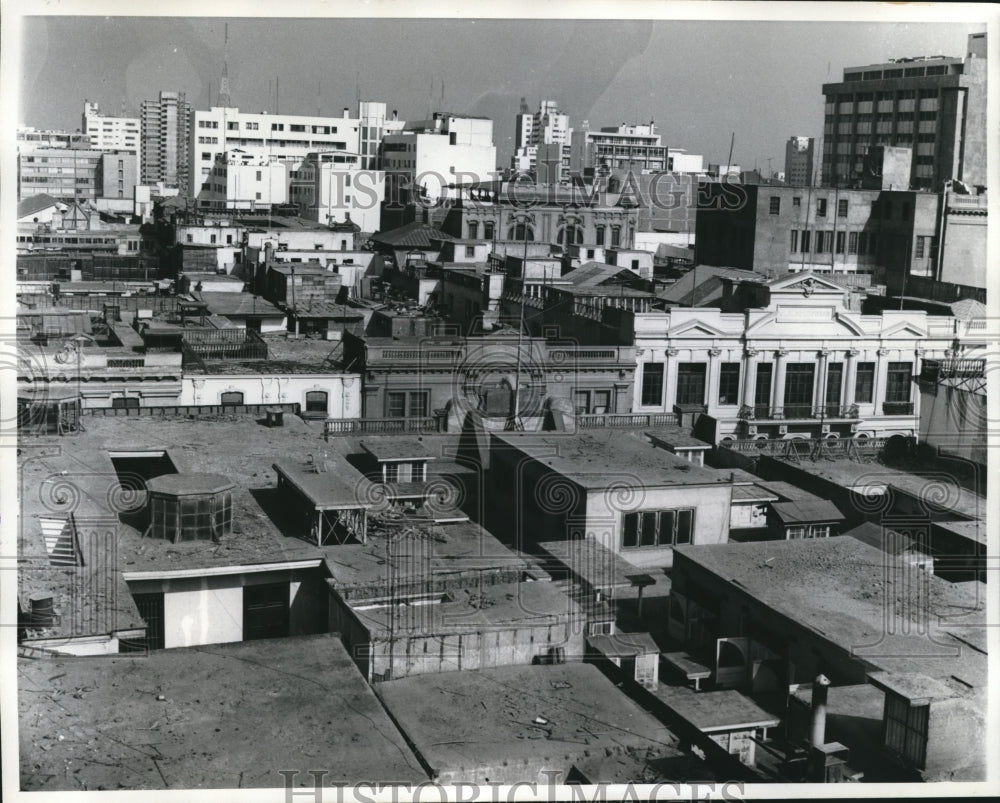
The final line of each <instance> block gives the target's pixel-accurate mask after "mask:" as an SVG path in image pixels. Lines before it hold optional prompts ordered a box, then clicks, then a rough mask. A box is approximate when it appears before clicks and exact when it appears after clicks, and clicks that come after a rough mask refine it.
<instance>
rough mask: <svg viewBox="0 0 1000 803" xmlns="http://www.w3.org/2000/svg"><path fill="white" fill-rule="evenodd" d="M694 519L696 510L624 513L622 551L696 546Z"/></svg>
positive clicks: (674, 509) (673, 509)
mask: <svg viewBox="0 0 1000 803" xmlns="http://www.w3.org/2000/svg"><path fill="white" fill-rule="evenodd" d="M695 519H696V510H695V508H693V507H685V508H662V509H656V510H635V511H630V512H627V513H622V522H621V548H622V549H623V550H629V549H663V548H664V547H667V548H671V549H672V548H673V547H675V546H683V545H684V544H691V543H694V532H695Z"/></svg>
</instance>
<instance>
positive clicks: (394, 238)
mask: <svg viewBox="0 0 1000 803" xmlns="http://www.w3.org/2000/svg"><path fill="white" fill-rule="evenodd" d="M371 239H372V242H375V243H381V244H383V245H389V246H392V247H393V248H432V247H433V246H432V244H431V240H432V239H433V240H454V239H455V238H454V237H452V236H451V235H450V234H447V233H446V232H443V231H441V230H440V229H436V228H434V227H433V226H429V225H427V224H426V223H420V222H419V221H413V222H412V223H407V224H406V225H404V226H400V227H399V228H397V229H392V230H391V231H383V232H379V233H377V234H373V235H372V237H371Z"/></svg>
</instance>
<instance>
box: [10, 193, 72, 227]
mask: <svg viewBox="0 0 1000 803" xmlns="http://www.w3.org/2000/svg"><path fill="white" fill-rule="evenodd" d="M60 203H61V201H58V200H57V199H55V198H53V197H52V196H51V195H49V194H48V193H44V192H43V193H39V194H38V195H32V196H31V197H30V198H25V199H24V200H23V201H21V202H19V203H18V205H17V217H18V220H20V219H21V218H23V217H27V216H28V215H33V214H35V212H41V211H42V210H43V209H48V208H49V207H50V206H58V205H59V204H60Z"/></svg>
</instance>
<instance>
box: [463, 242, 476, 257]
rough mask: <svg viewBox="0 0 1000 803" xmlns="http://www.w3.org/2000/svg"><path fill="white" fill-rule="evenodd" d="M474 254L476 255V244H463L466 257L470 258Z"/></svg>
mask: <svg viewBox="0 0 1000 803" xmlns="http://www.w3.org/2000/svg"><path fill="white" fill-rule="evenodd" d="M475 255H476V246H474V245H467V246H465V256H466V259H471V258H472V257H474V256H475Z"/></svg>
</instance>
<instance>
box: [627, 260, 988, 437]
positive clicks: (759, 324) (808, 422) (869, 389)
mask: <svg viewBox="0 0 1000 803" xmlns="http://www.w3.org/2000/svg"><path fill="white" fill-rule="evenodd" d="M766 287H767V289H768V291H769V298H768V300H767V302H766V303H765V304H763V305H762V306H759V307H753V308H748V309H746V310H745V311H743V312H723V311H722V310H721V309H714V308H705V307H690V308H682V307H674V308H671V309H669V310H667V311H652V312H643V313H635V315H634V344H635V346H636V353H637V357H636V360H637V370H636V373H635V382H636V384H635V406H634V411H635V412H670V411H676V412H678V413H680V414H682V415H684V414H691V415H692V417H694V418H697V417H698V414H699V413H700V414H701V419H700V420H702V421H707V423H708V424H709V427H708V428H707V429H706V430H705V432H711V429H712V427H714V433H713V434H714V439H715V441H716V442H719V441H722V440H729V439H732V440H744V439H765V438H767V439H774V438H795V437H803V438H837V437H840V438H879V437H888V436H891V435H903V436H916V435H917V434H918V432H919V421H920V394H919V393H918V391H917V386H916V383H915V380H916V378H917V377H918V376H919V374H920V371H921V365H922V362H923V360H924V359H934V360H944V361H948V360H955V359H959V358H963V359H985V354H986V346H987V342H986V332H985V321H977V320H970V321H960V320H957V319H955V318H953V317H951V316H934V315H928V314H927V313H926V312H923V311H913V310H898V311H897V310H886V311H883V312H881V313H879V314H877V315H865V314H861V313H860V312H855V311H852V310H851V309H849V308H848V307H847V306H846V298H845V295H846V290H845V289H844V288H843V287H841V286H839V285H837V284H835V283H833V282H831V281H829V280H827V279H825V278H823V277H822V276H818V275H814V274H812V273H804V274H802V273H799V274H793V275H790V276H785V277H783V278H780V279H776V280H773V281H771V282H768V283H767V284H766Z"/></svg>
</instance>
